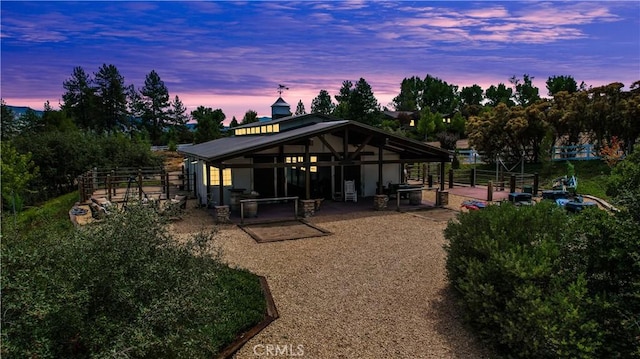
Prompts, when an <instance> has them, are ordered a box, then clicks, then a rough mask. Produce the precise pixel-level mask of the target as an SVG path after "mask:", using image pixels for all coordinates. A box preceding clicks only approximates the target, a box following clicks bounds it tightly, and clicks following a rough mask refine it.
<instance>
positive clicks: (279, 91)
mask: <svg viewBox="0 0 640 359" xmlns="http://www.w3.org/2000/svg"><path fill="white" fill-rule="evenodd" d="M288 89H289V88H288V87H287V86H285V85H282V84H278V95H279V96H282V93H283V92H284V90H288Z"/></svg>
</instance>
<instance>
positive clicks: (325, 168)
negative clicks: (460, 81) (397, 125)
mask: <svg viewBox="0 0 640 359" xmlns="http://www.w3.org/2000/svg"><path fill="white" fill-rule="evenodd" d="M280 100H281V98H279V99H278V102H277V104H279V105H280V104H281V102H284V101H280ZM272 109H273V107H272ZM277 109H278V111H282V112H284V111H283V109H282V108H280V106H277ZM278 115H279V114H274V115H273V116H272V120H271V121H267V122H255V123H250V124H246V125H241V126H237V127H235V128H233V131H234V134H233V135H232V136H230V137H224V138H219V139H216V140H213V141H209V142H205V143H200V144H196V145H191V146H187V147H183V148H181V149H180V150H179V152H180V153H182V154H183V155H184V156H185V169H186V171H187V172H188V173H189V178H190V179H191V180H190V181H189V182H190V183H189V188H188V189H189V190H190V191H192V192H193V193H194V194H195V195H196V197H197V198H198V199H199V201H200V203H201V204H203V205H207V204H216V205H220V204H224V205H229V204H230V200H231V193H232V191H233V190H235V189H243V190H245V191H246V192H249V191H255V192H258V193H259V197H260V198H277V197H289V196H299V197H300V198H301V199H313V198H326V199H336V200H340V199H341V194H342V193H343V186H344V182H345V181H346V180H352V181H355V185H356V189H357V191H358V196H360V197H369V196H374V195H375V194H382V193H383V187H385V186H388V185H389V184H390V183H391V184H397V183H400V182H401V181H402V179H403V178H404V177H403V168H404V165H405V164H406V163H416V162H437V163H441V164H444V163H446V162H450V160H451V156H450V154H449V152H448V151H445V150H441V149H439V148H437V147H434V146H430V145H427V144H424V143H422V142H419V141H415V140H412V139H409V138H406V137H402V136H398V135H393V134H391V133H387V132H385V131H383V130H381V129H378V128H374V127H371V126H368V125H365V124H362V123H359V122H355V121H349V120H342V119H338V118H334V117H332V116H328V115H323V114H305V115H299V116H285V117H279V116H278ZM440 168H441V171H444V166H440ZM442 177H443V178H444V173H442ZM442 189H444V188H442Z"/></svg>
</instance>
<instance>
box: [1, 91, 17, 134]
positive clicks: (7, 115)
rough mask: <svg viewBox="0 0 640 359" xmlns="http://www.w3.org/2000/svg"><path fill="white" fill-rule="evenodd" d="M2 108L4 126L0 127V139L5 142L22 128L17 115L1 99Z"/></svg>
mask: <svg viewBox="0 0 640 359" xmlns="http://www.w3.org/2000/svg"><path fill="white" fill-rule="evenodd" d="M0 109H1V111H2V113H1V114H0V118H1V119H2V124H1V126H2V127H0V139H2V141H3V142H4V141H7V140H10V139H11V138H13V137H14V136H15V135H17V134H18V133H19V130H20V128H19V124H18V119H17V118H16V115H15V114H14V113H13V111H12V110H11V109H10V108H9V107H8V106H7V104H5V103H4V100H0Z"/></svg>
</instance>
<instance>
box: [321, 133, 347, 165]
mask: <svg viewBox="0 0 640 359" xmlns="http://www.w3.org/2000/svg"><path fill="white" fill-rule="evenodd" d="M318 139H319V140H320V142H322V144H323V145H324V146H325V147H326V148H328V149H329V151H331V153H332V154H333V155H334V156H336V158H337V159H338V160H342V156H341V155H340V154H339V153H338V151H336V150H335V148H333V146H331V144H330V143H329V142H328V141H327V139H326V138H324V135H320V136H318Z"/></svg>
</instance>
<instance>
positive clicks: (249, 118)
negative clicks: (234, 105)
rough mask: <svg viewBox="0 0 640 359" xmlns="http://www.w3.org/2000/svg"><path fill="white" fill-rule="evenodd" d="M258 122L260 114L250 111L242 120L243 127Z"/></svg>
mask: <svg viewBox="0 0 640 359" xmlns="http://www.w3.org/2000/svg"><path fill="white" fill-rule="evenodd" d="M254 122H258V113H257V112H256V111H254V110H248V111H247V112H245V114H244V117H243V118H242V122H241V123H240V124H241V125H246V124H248V123H254Z"/></svg>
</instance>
